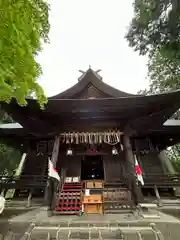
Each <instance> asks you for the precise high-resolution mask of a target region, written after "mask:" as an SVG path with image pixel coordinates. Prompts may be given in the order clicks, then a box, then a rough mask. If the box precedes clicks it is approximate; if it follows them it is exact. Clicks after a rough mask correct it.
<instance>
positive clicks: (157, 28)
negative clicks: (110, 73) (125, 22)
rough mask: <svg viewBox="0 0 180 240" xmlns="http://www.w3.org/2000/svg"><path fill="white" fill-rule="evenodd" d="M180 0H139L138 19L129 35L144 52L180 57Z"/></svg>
mask: <svg viewBox="0 0 180 240" xmlns="http://www.w3.org/2000/svg"><path fill="white" fill-rule="evenodd" d="M179 33H180V1H178V0H158V1H157V0H135V1H134V18H133V19H132V22H131V25H130V28H129V32H128V34H127V36H126V38H127V39H128V41H129V44H130V46H131V47H133V48H134V49H135V50H138V51H139V52H140V54H146V53H149V52H153V51H154V49H155V50H160V51H162V50H163V52H164V54H165V55H167V56H168V58H171V57H172V58H174V56H176V55H178V56H180V52H179V51H178V50H179V49H180V35H179Z"/></svg>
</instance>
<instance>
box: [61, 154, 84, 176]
mask: <svg viewBox="0 0 180 240" xmlns="http://www.w3.org/2000/svg"><path fill="white" fill-rule="evenodd" d="M62 168H63V169H64V170H65V172H66V176H67V177H72V176H81V156H66V155H64V154H60V155H59V157H58V162H57V170H60V169H62Z"/></svg>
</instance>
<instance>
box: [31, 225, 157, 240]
mask: <svg viewBox="0 0 180 240" xmlns="http://www.w3.org/2000/svg"><path fill="white" fill-rule="evenodd" d="M48 233H49V235H50V237H51V238H50V239H69V240H70V239H72V240H79V239H84V240H86V239H91V240H93V239H96V240H97V239H101V240H103V239H104V240H105V239H106V240H113V239H119V240H121V239H122V240H123V239H124V240H131V239H132V240H136V239H137V240H142V239H146V240H155V239H157V238H156V234H155V232H154V231H153V230H152V228H151V227H122V228H117V227H111V228H107V227H96V228H93V227H92V228H85V227H79V228H67V227H61V228H59V227H48V226H47V227H35V228H34V229H33V231H32V233H31V239H32V240H36V239H47V236H48Z"/></svg>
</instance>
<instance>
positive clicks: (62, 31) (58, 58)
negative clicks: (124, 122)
mask: <svg viewBox="0 0 180 240" xmlns="http://www.w3.org/2000/svg"><path fill="white" fill-rule="evenodd" d="M48 2H49V4H50V6H51V11H50V24H51V30H50V34H49V38H50V44H47V45H45V46H44V50H43V51H42V52H41V53H40V55H39V56H38V61H39V62H40V63H41V65H42V68H43V75H42V76H41V78H40V81H39V82H40V84H41V85H42V86H43V88H44V90H45V93H46V94H47V95H48V96H52V95H55V94H57V93H59V92H62V91H63V90H66V89H67V88H69V87H71V86H73V85H74V84H76V83H77V78H78V77H79V76H80V75H81V73H79V72H78V70H79V69H80V70H83V71H85V70H87V69H88V66H89V65H91V67H92V69H93V70H97V69H101V70H102V72H101V73H100V75H101V76H102V77H103V81H104V82H106V83H108V84H110V85H111V86H113V87H116V88H118V89H120V90H123V91H126V92H129V93H136V92H137V91H138V90H140V89H144V88H145V87H147V85H148V81H147V80H146V75H147V67H146V64H147V58H146V57H140V56H138V53H135V52H133V50H132V49H131V48H130V47H128V42H127V41H126V39H124V36H125V34H126V32H127V27H128V25H129V23H130V21H131V19H132V16H133V7H132V2H133V0H125V1H122V0H48Z"/></svg>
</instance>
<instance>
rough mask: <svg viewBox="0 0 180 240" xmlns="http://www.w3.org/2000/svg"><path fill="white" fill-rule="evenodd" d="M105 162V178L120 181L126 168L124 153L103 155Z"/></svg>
mask: <svg viewBox="0 0 180 240" xmlns="http://www.w3.org/2000/svg"><path fill="white" fill-rule="evenodd" d="M103 160H104V161H103V162H104V178H105V181H114V180H115V181H116V180H118V181H120V180H121V174H122V172H123V168H124V158H123V156H122V155H118V156H112V155H107V156H104V157H103Z"/></svg>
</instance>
